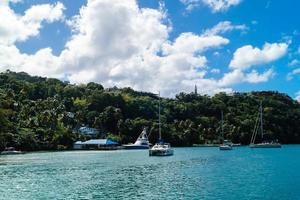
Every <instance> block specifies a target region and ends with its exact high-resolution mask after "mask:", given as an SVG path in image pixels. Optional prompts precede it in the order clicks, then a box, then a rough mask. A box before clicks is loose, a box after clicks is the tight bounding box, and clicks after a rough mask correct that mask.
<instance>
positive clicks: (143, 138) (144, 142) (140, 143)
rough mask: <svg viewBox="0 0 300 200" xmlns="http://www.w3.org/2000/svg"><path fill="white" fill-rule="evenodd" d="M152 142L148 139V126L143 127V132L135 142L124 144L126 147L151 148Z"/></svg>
mask: <svg viewBox="0 0 300 200" xmlns="http://www.w3.org/2000/svg"><path fill="white" fill-rule="evenodd" d="M149 146H150V143H149V140H148V135H147V131H146V128H144V129H143V131H142V133H141V134H140V135H139V137H138V138H137V140H136V141H135V143H134V144H126V145H123V147H124V148H125V149H149Z"/></svg>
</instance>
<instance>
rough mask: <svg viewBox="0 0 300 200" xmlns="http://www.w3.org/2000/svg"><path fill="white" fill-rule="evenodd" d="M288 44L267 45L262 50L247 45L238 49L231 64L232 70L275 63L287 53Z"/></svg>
mask: <svg viewBox="0 0 300 200" xmlns="http://www.w3.org/2000/svg"><path fill="white" fill-rule="evenodd" d="M287 49H288V44H286V43H272V44H270V43H266V44H265V45H264V46H263V48H262V49H259V48H257V47H252V46H251V45H246V46H243V47H241V48H238V49H237V50H236V51H235V52H234V55H233V59H232V60H231V62H230V65H229V66H230V67H231V68H232V69H247V68H249V67H251V66H253V65H260V64H266V63H270V62H272V61H275V60H277V59H279V58H281V57H282V56H284V55H285V54H286V53H287Z"/></svg>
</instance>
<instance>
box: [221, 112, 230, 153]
mask: <svg viewBox="0 0 300 200" xmlns="http://www.w3.org/2000/svg"><path fill="white" fill-rule="evenodd" d="M221 130H222V131H221V134H222V140H223V143H222V144H220V146H219V149H220V150H232V146H233V144H232V142H231V141H230V140H224V128H223V111H221Z"/></svg>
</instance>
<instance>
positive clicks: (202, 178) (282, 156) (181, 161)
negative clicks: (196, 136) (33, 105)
mask: <svg viewBox="0 0 300 200" xmlns="http://www.w3.org/2000/svg"><path fill="white" fill-rule="evenodd" d="M174 150H175V154H174V156H170V157H149V156H148V151H147V150H117V151H64V152H37V153H27V154H23V155H5V156H4V155H1V156H0V199H5V200H22V199H30V200H31V199H43V200H44V199H62V200H63V199H187V200H189V199H204V200H215V199H216V200H217V199H229V200H230V199H233V200H235V199H239V200H241V199H249V200H250V199H251V200H253V199H264V200H277V199H278V200H279V199H280V200H289V199H291V200H297V199H300V145H284V146H283V147H282V148H281V149H250V148H249V147H235V148H234V149H233V150H232V151H220V150H219V149H218V148H216V147H204V148H203V147H202V148H201V147H194V148H175V149H174Z"/></svg>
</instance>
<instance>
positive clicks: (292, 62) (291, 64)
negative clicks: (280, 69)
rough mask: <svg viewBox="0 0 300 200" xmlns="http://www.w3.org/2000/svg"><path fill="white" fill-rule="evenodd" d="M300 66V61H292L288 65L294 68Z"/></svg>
mask: <svg viewBox="0 0 300 200" xmlns="http://www.w3.org/2000/svg"><path fill="white" fill-rule="evenodd" d="M298 64H300V61H299V60H297V59H294V60H292V61H291V62H289V63H288V66H290V67H293V66H295V65H298Z"/></svg>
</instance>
